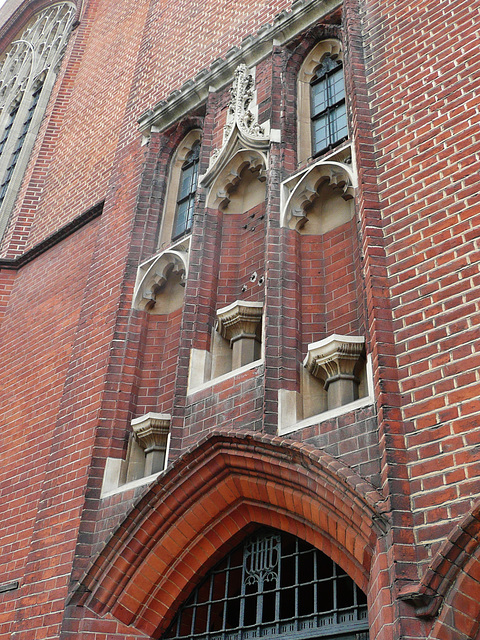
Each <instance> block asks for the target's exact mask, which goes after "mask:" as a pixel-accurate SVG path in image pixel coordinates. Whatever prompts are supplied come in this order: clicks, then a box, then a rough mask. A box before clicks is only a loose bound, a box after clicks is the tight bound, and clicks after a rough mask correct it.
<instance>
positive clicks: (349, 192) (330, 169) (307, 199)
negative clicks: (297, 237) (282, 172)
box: [281, 159, 357, 229]
mask: <svg viewBox="0 0 480 640" xmlns="http://www.w3.org/2000/svg"><path fill="white" fill-rule="evenodd" d="M325 183H327V184H329V185H330V186H331V187H332V189H333V190H334V191H335V192H337V193H338V195H339V197H341V198H343V199H344V200H351V199H352V198H353V196H354V193H355V189H356V187H357V177H356V173H355V171H354V169H353V167H352V166H351V165H349V164H347V163H345V162H338V161H336V160H329V159H327V160H319V161H318V162H316V163H315V164H313V165H312V166H310V167H308V168H307V169H305V170H304V171H302V172H300V173H298V174H296V175H295V176H293V177H292V178H289V179H288V180H285V182H283V184H282V192H281V225H282V227H288V228H290V229H298V228H300V227H302V226H303V224H305V222H306V220H307V218H308V213H307V209H308V207H309V206H310V205H311V204H312V203H313V202H314V201H315V200H316V199H317V198H318V193H319V190H320V188H321V187H322V185H323V184H325Z"/></svg>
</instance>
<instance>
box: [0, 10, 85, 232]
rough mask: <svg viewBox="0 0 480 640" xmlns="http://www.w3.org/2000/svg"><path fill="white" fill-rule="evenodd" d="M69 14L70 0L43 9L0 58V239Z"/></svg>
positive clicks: (63, 43) (50, 85) (62, 50)
mask: <svg viewBox="0 0 480 640" xmlns="http://www.w3.org/2000/svg"><path fill="white" fill-rule="evenodd" d="M75 11H76V10H75V5H74V4H73V3H71V2H59V3H56V4H52V5H51V6H48V7H45V8H44V9H42V10H41V11H40V12H38V13H37V14H36V15H34V16H33V18H32V19H31V21H30V22H29V23H28V25H27V26H26V27H25V28H24V29H23V30H22V31H21V32H20V33H18V34H17V37H16V38H15V40H14V41H13V42H12V43H11V44H10V46H9V47H8V48H7V49H6V51H5V52H4V54H3V55H2V56H1V57H0V236H1V234H2V232H3V230H4V228H5V226H6V223H7V219H8V216H9V214H10V212H11V211H12V209H13V206H14V203H15V198H16V195H17V193H18V190H19V188H20V184H21V181H22V178H23V174H24V172H25V169H26V166H27V162H28V159H29V156H30V153H31V151H32V148H33V145H34V142H35V137H36V135H37V133H38V130H39V128H40V124H41V121H42V117H43V114H44V112H45V109H46V107H47V103H48V99H49V97H50V93H51V91H52V88H53V85H54V83H55V79H56V75H57V73H58V70H59V67H60V63H61V61H62V58H63V55H64V53H65V49H66V46H67V41H68V37H69V35H70V31H71V27H72V24H73V20H74V18H75Z"/></svg>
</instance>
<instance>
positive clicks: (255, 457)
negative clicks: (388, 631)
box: [81, 432, 386, 635]
mask: <svg viewBox="0 0 480 640" xmlns="http://www.w3.org/2000/svg"><path fill="white" fill-rule="evenodd" d="M382 506H383V500H382V497H381V496H380V495H379V494H378V493H377V491H376V490H375V489H374V488H373V487H372V486H371V485H369V484H368V483H366V482H365V481H364V480H363V479H361V478H360V477H359V476H357V475H356V474H355V473H353V472H352V471H351V470H350V469H349V468H348V467H345V466H343V465H342V464H341V463H339V462H338V461H337V460H335V459H333V458H332V457H331V456H329V455H327V454H324V453H319V452H317V451H314V450H313V449H312V448H310V447H309V446H307V445H302V444H298V443H294V442H292V441H291V440H284V439H282V438H274V437H268V436H259V435H255V434H238V433H236V434H231V433H230V434H224V433H223V434H222V433H220V432H217V433H213V434H211V435H210V436H209V437H207V438H205V439H204V440H203V441H201V442H200V443H199V444H198V446H196V447H195V448H194V449H192V450H191V451H189V452H188V453H187V454H185V455H184V456H182V458H181V459H179V460H178V461H177V462H176V463H175V464H174V465H173V466H172V468H171V469H170V470H169V471H168V472H167V473H166V474H165V475H163V476H162V477H161V478H159V480H158V482H157V483H156V484H155V485H154V486H153V487H152V488H151V489H150V490H149V491H148V493H147V494H146V495H145V496H144V497H143V498H142V499H141V500H140V501H139V503H138V504H137V505H136V506H135V507H134V508H133V510H132V511H131V513H130V514H129V515H128V516H127V518H126V519H125V521H124V522H123V524H122V525H121V526H120V527H119V528H118V530H117V531H116V533H115V535H114V536H113V538H112V539H111V540H110V542H109V543H108V545H107V546H106V548H105V549H104V551H103V553H102V554H101V555H100V556H99V558H98V559H97V561H96V562H95V564H94V566H93V567H92V569H91V571H90V572H89V574H88V575H87V577H86V579H85V580H84V582H83V584H82V586H81V589H85V590H86V591H87V592H89V595H88V596H85V597H84V603H85V604H86V605H87V606H88V607H90V608H92V609H93V610H94V611H96V612H97V613H99V614H101V615H103V614H105V613H106V612H108V611H110V612H111V613H112V614H113V615H114V616H115V617H116V618H117V619H119V620H120V621H122V622H124V623H126V624H130V625H133V626H134V627H136V628H137V629H138V630H140V631H142V632H143V633H145V634H147V635H154V634H158V633H161V632H162V631H163V630H164V629H165V628H166V626H167V625H168V623H169V622H170V620H171V618H172V617H173V615H174V613H175V611H176V609H177V607H178V606H179V604H180V603H181V601H182V600H183V599H184V598H185V597H186V595H187V594H188V593H189V592H190V590H191V589H192V587H193V586H194V585H195V584H196V582H197V581H198V580H199V579H200V577H201V576H202V575H203V574H204V573H205V571H206V570H207V569H208V568H210V567H211V566H212V565H213V564H214V563H215V562H217V561H218V560H219V559H220V558H221V557H222V556H223V555H224V554H225V553H226V552H227V551H228V550H229V549H230V548H231V547H232V546H233V545H234V544H236V543H237V542H238V541H239V540H240V539H241V538H242V537H243V536H244V535H246V533H248V532H249V530H251V529H253V528H254V527H255V526H256V525H257V524H265V525H269V526H272V527H275V528H278V529H281V530H283V531H288V532H289V533H292V534H294V535H296V536H299V537H301V538H303V539H304V540H307V541H308V542H310V543H311V544H313V545H314V546H316V547H317V548H319V549H321V550H322V551H324V552H325V553H327V554H328V555H329V556H330V557H331V558H332V559H333V560H334V561H335V562H337V563H338V564H340V565H341V566H343V568H344V569H345V570H346V571H347V572H348V573H349V575H350V576H351V577H352V578H353V579H354V580H355V582H356V583H357V584H358V585H359V586H360V587H361V588H362V589H364V590H366V589H367V584H368V576H369V569H370V561H371V557H372V553H373V549H374V547H375V544H376V540H377V536H378V535H379V534H380V533H381V530H382V527H384V526H385V525H386V520H385V519H384V518H383V516H382V515H381V511H382Z"/></svg>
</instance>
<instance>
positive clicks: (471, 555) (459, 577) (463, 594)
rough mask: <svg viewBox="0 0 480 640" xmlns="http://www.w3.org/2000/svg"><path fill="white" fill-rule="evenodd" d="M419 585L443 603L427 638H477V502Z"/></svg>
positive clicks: (479, 635) (479, 615) (479, 518)
mask: <svg viewBox="0 0 480 640" xmlns="http://www.w3.org/2000/svg"><path fill="white" fill-rule="evenodd" d="M423 582H424V584H423V585H422V587H423V591H424V592H425V593H426V594H432V595H434V596H435V600H436V605H437V606H440V604H441V602H442V601H443V606H442V608H441V610H440V615H439V616H438V619H437V620H436V622H435V624H434V626H433V629H432V632H431V634H430V636H429V640H479V638H480V503H477V505H476V506H475V507H474V509H473V510H472V512H471V513H470V514H468V515H467V516H466V517H465V518H464V519H463V520H462V521H461V522H460V523H459V524H458V525H456V527H455V528H454V530H453V531H452V534H451V535H450V536H449V538H448V539H447V540H446V541H445V544H444V545H443V546H442V548H441V549H440V551H439V553H438V554H437V556H436V559H435V560H434V561H433V563H432V566H431V567H430V569H429V571H428V572H427V574H426V577H425V580H424V581H423Z"/></svg>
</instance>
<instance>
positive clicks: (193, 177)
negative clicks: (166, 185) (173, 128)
mask: <svg viewBox="0 0 480 640" xmlns="http://www.w3.org/2000/svg"><path fill="white" fill-rule="evenodd" d="M199 158H200V141H199V140H197V141H196V142H195V143H194V145H193V147H192V150H191V152H190V153H189V154H188V156H187V159H186V160H185V162H184V163H183V165H182V170H181V175H180V185H179V189H178V196H177V207H176V211H175V220H174V223H173V232H172V240H177V239H178V238H181V237H182V236H183V235H185V234H186V233H188V232H189V231H190V230H191V228H192V222H193V207H194V204H195V193H196V191H197V182H198V164H199Z"/></svg>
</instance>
